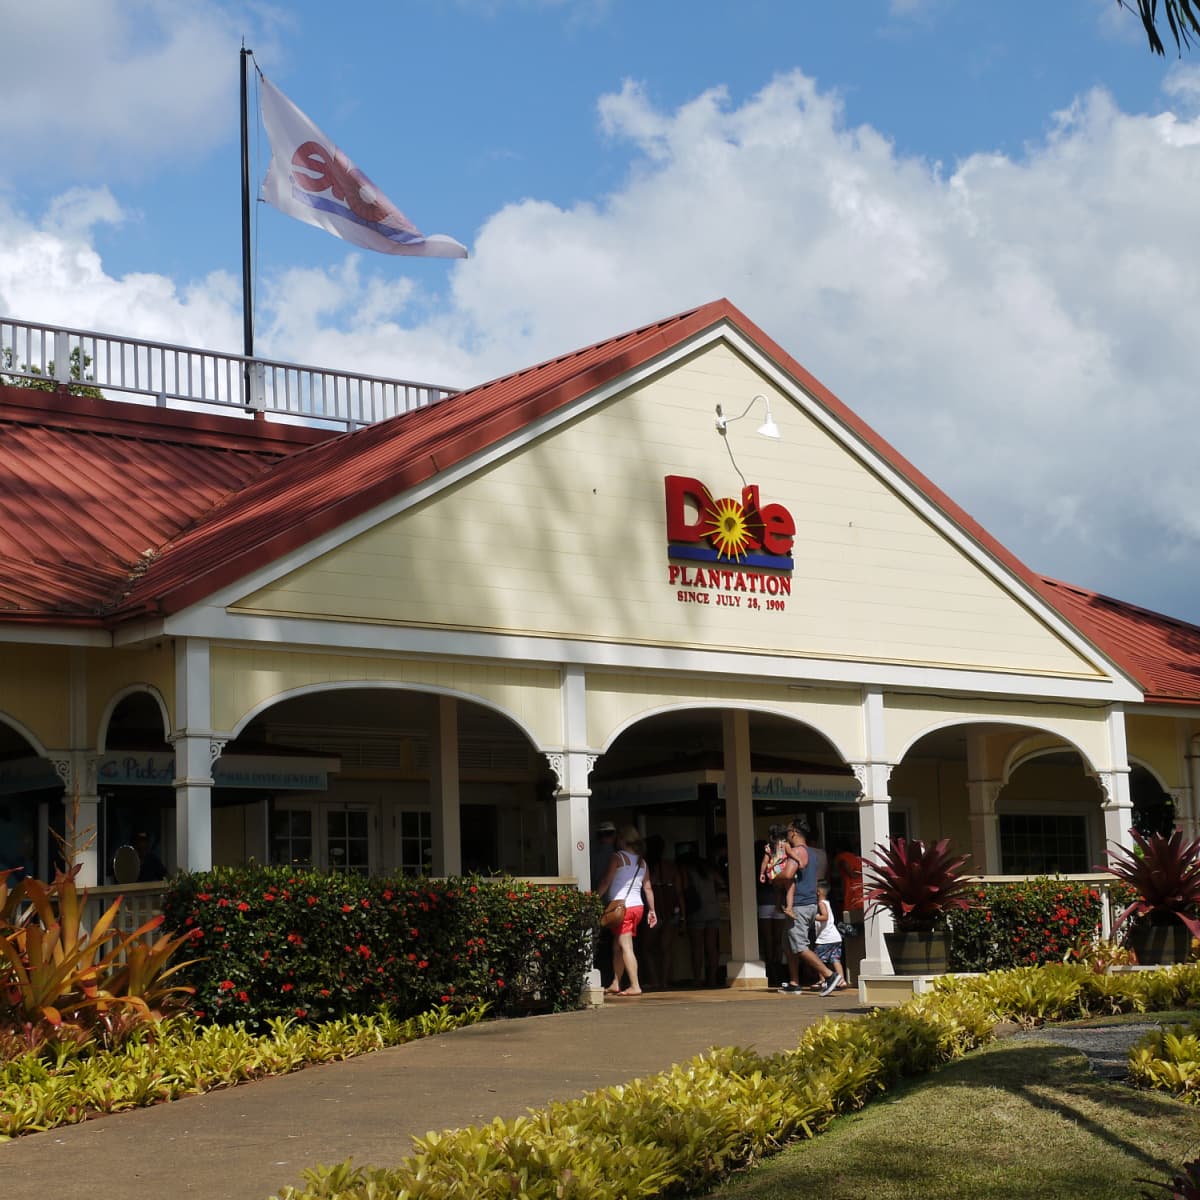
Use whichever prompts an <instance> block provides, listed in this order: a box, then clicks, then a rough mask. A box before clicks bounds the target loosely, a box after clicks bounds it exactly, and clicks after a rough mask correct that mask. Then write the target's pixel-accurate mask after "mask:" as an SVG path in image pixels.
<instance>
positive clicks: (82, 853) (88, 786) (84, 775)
mask: <svg viewBox="0 0 1200 1200" xmlns="http://www.w3.org/2000/svg"><path fill="white" fill-rule="evenodd" d="M70 689H71V690H70V699H69V701H68V704H69V707H68V710H67V711H68V727H69V732H70V738H71V746H72V749H71V750H70V752H69V756H68V757H69V759H70V775H69V778H66V779H64V781H63V782H64V783H65V785H66V795H64V796H63V804H64V806H65V810H66V829H65V831H64V832H65V835H66V840H67V849H68V850H69V851H71V852H72V853H73V855H74V861H75V863H76V864H77V865H78V866H79V874H78V875H77V876H76V877H75V878H76V881H77V882H78V884H79V885H80V887H95V886H96V884H98V883H103V882H104V881H103V879H102V878H101V877H100V876H101V867H100V863H99V861H98V860H99V853H100V852H99V849H98V846H99V842H100V797H99V796H98V795H97V789H96V755H95V751H94V750H88V749H85V747H88V746H92V745H93V742H92V736H93V733H94V732H95V731H94V730H92V729H89V728H88V704H87V655H86V652H85V651H84V650H83V649H82V648H81V647H74V648H73V649H72V650H71V660H70ZM68 865H70V864H68Z"/></svg>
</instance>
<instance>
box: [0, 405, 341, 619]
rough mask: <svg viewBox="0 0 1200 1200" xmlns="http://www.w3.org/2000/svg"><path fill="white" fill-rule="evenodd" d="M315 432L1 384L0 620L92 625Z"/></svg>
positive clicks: (325, 434)
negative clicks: (166, 547)
mask: <svg viewBox="0 0 1200 1200" xmlns="http://www.w3.org/2000/svg"><path fill="white" fill-rule="evenodd" d="M315 432H316V431H313V430H309V429H303V428H296V427H289V426H280V425H267V423H266V422H263V421H248V420H239V419H237V418H231V417H211V416H206V415H202V414H192V413H184V412H178V411H176V410H162V409H152V408H147V407H144V406H139V405H136V404H129V403H122V402H120V401H110V400H102V399H92V398H89V397H81V396H71V395H69V394H67V393H66V392H45V391H36V390H31V389H27V388H13V387H7V386H3V385H0V561H3V563H4V570H3V572H0V620H5V621H15V620H23V619H25V620H34V621H38V622H40V623H46V622H50V623H58V622H60V621H62V620H66V621H69V622H72V623H78V622H79V621H85V622H89V623H98V622H99V618H100V614H101V612H102V611H103V610H104V609H106V608H109V607H111V606H112V605H114V604H115V603H116V602H118V601H119V599H120V598H121V597H122V596H123V594H124V593H125V592H126V591H127V590H128V588H129V586H130V582H131V580H132V579H133V578H134V577H136V576H137V575H138V574H140V573H141V571H142V570H144V568H145V565H146V563H147V562H148V561H149V560H150V559H151V558H152V557H153V556H154V555H155V554H156V553H157V552H158V549H159V547H161V546H162V545H163V544H164V542H167V541H168V540H169V539H170V538H172V537H174V536H176V535H177V534H179V533H180V532H181V531H183V530H185V529H187V528H189V527H190V526H192V525H194V524H195V523H196V521H197V520H199V519H200V518H201V517H202V516H203V515H204V514H205V513H206V512H208V511H209V510H210V509H211V508H212V507H213V505H214V504H216V503H218V502H219V501H220V500H222V499H223V498H224V497H226V496H228V495H230V494H231V493H232V492H235V491H236V490H237V489H238V488H240V487H242V486H244V485H245V484H246V483H247V482H248V481H249V480H251V479H253V478H254V477H255V476H256V475H259V474H261V473H262V471H263V470H264V469H265V468H266V467H267V466H269V465H270V464H271V463H273V462H275V461H277V460H278V459H279V458H280V457H281V456H282V455H284V454H288V453H292V452H294V451H295V450H296V449H297V448H302V447H303V446H305V445H309V444H311V443H312V442H313V441H314V440H315V439H314V436H313V435H314V433H315ZM328 436H329V434H328V433H324V432H320V433H317V437H319V438H321V439H325V438H328Z"/></svg>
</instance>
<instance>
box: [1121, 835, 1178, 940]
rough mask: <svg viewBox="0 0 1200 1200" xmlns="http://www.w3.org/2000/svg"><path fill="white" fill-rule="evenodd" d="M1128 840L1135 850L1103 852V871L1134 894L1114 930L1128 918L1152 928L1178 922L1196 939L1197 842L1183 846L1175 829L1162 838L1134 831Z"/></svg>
mask: <svg viewBox="0 0 1200 1200" xmlns="http://www.w3.org/2000/svg"><path fill="white" fill-rule="evenodd" d="M1132 836H1133V840H1134V842H1135V843H1136V844H1137V849H1136V850H1126V849H1125V848H1124V847H1123V846H1118V847H1117V848H1116V849H1114V850H1109V851H1107V854H1108V859H1109V865H1108V866H1107V868H1105V869H1106V870H1107V871H1109V872H1110V873H1111V874H1113V875H1115V876H1116V877H1117V878H1118V879H1120V880H1122V881H1123V882H1125V883H1127V884H1128V885H1129V886H1130V887H1131V888H1133V890H1134V891H1135V892H1136V893H1137V898H1136V899H1135V900H1134V901H1133V903H1132V904H1130V905H1129V906H1128V907H1127V908H1126V909H1125V910H1124V912H1122V913H1121V915H1120V916H1119V917H1118V918H1117V920H1116V924H1117V926H1118V927H1119V926H1120V925H1122V924H1123V923H1124V922H1125V921H1127V920H1129V919H1130V918H1131V917H1141V918H1145V919H1146V920H1148V921H1149V923H1150V924H1152V925H1166V924H1171V923H1172V922H1174V921H1181V922H1183V924H1184V925H1186V926H1187V928H1188V931H1189V932H1190V933H1191V935H1192V937H1194V938H1200V919H1198V918H1200V838H1194V839H1193V840H1192V841H1190V842H1185V841H1184V840H1183V831H1182V830H1179V829H1176V830H1175V831H1174V832H1172V833H1171V834H1169V835H1167V836H1165V837H1164V836H1163V835H1162V834H1161V833H1155V834H1152V835H1151V836H1150V837H1146V836H1145V835H1144V834H1140V833H1138V832H1137V831H1136V830H1133V831H1132Z"/></svg>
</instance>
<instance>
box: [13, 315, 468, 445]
mask: <svg viewBox="0 0 1200 1200" xmlns="http://www.w3.org/2000/svg"><path fill="white" fill-rule="evenodd" d="M4 379H9V380H11V381H12V382H14V383H20V382H22V381H25V380H38V379H41V380H53V381H55V382H56V383H61V384H65V385H69V386H72V387H73V388H75V389H81V388H85V387H90V388H94V389H97V390H99V391H101V392H103V393H104V394H105V395H106V396H108V397H109V398H111V399H126V400H133V401H138V402H140V403H143V404H146V403H150V404H155V405H157V406H158V407H160V408H166V407H167V406H168V405H170V406H171V407H181V408H190V407H192V406H193V405H199V406H203V407H206V408H207V407H209V406H217V407H220V408H226V409H231V410H236V411H238V412H255V413H263V414H273V415H278V416H280V417H285V418H292V419H294V420H298V421H304V422H318V423H321V424H325V423H329V424H332V425H337V426H340V427H342V428H345V429H355V428H357V427H358V426H360V425H371V424H374V422H376V421H382V420H384V419H386V418H387V417H394V416H396V415H397V414H399V413H404V412H411V411H412V410H413V409H417V408H425V407H427V406H429V405H430V404H436V403H437V402H438V401H439V400H444V399H445V398H446V397H447V396H452V395H454V394H455V391H456V389H454V388H445V387H438V386H436V385H434V384H428V383H414V382H412V381H411V380H402V379H385V378H382V377H381V376H377V375H360V374H357V373H354V372H349V371H330V370H326V369H325V368H323V367H309V366H301V365H299V364H297V363H285V362H277V361H273V360H271V359H265V358H247V357H245V356H244V355H240V354H222V353H219V352H217V351H213V350H197V349H194V348H193V347H189V346H173V345H170V344H168V343H166V342H147V341H142V340H141V339H137V338H127V337H119V336H117V335H116V334H110V333H95V332H93V331H91V330H86V329H65V328H63V327H61V326H55V325H39V324H36V323H34V322H31V321H18V320H15V319H13V318H11V317H0V382H3V380H4ZM113 393H115V395H113Z"/></svg>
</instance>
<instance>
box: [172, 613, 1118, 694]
mask: <svg viewBox="0 0 1200 1200" xmlns="http://www.w3.org/2000/svg"><path fill="white" fill-rule="evenodd" d="M166 634H167V636H171V637H204V638H208V639H210V640H211V641H212V642H213V643H214V644H216V643H223V644H237V643H252V644H254V645H258V646H261V645H263V644H264V643H266V644H270V645H272V646H274V647H275V648H277V649H285V650H286V649H292V648H294V649H296V650H314V649H315V650H322V651H326V652H329V653H339V654H342V653H348V652H354V651H361V652H363V653H367V654H376V655H384V656H386V655H388V654H403V655H417V656H421V657H426V656H427V657H436V658H439V659H447V658H449V659H458V660H463V659H467V660H475V661H489V660H495V661H500V662H503V663H505V664H506V665H514V664H522V665H527V666H533V667H539V668H552V667H554V666H557V665H560V664H561V665H576V666H583V667H588V668H607V669H611V670H615V671H665V672H675V673H684V674H693V675H711V676H720V677H727V676H741V677H744V678H747V679H757V680H759V681H762V680H772V681H777V682H780V683H811V684H814V685H822V684H832V685H835V686H846V687H855V688H857V687H861V686H868V687H877V688H888V689H893V690H897V691H921V692H944V693H948V694H949V695H951V696H957V695H971V696H988V695H993V696H996V697H1002V698H1005V699H1009V700H1020V699H1021V698H1029V699H1039V700H1044V699H1050V700H1061V701H1064V702H1084V703H1090V704H1095V705H1108V704H1111V703H1113V702H1114V701H1117V700H1121V701H1125V700H1128V701H1133V702H1137V701H1138V700H1139V699H1140V698H1141V693H1140V692H1137V691H1130V690H1129V685H1128V684H1127V683H1125V681H1124V677H1117V678H1116V679H1095V680H1091V679H1078V678H1073V677H1057V676H1050V675H1023V674H1019V673H1016V672H1012V673H1009V672H1004V671H995V670H981V669H977V668H969V667H966V668H958V667H924V666H915V665H914V666H909V665H903V664H895V663H873V662H863V661H861V660H855V659H845V660H842V659H829V658H808V657H803V656H800V655H796V656H783V655H778V654H763V653H757V652H753V651H735V650H696V649H692V648H687V647H674V646H661V645H655V644H645V645H642V644H636V643H617V642H604V641H594V642H593V641H585V640H581V639H569V638H562V637H556V636H553V635H547V636H541V635H531V634H513V633H498V632H490V631H476V630H460V629H427V628H420V627H417V626H412V627H410V626H402V625H385V624H378V623H365V622H358V621H339V620H334V621H326V620H317V619H314V618H310V617H287V616H280V617H258V616H248V615H245V614H241V613H231V612H226V611H224V610H221V609H213V608H207V607H206V608H194V609H192V610H190V611H189V612H188V613H187V614H180V615H178V616H174V617H170V618H168V619H167V621H166Z"/></svg>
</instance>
